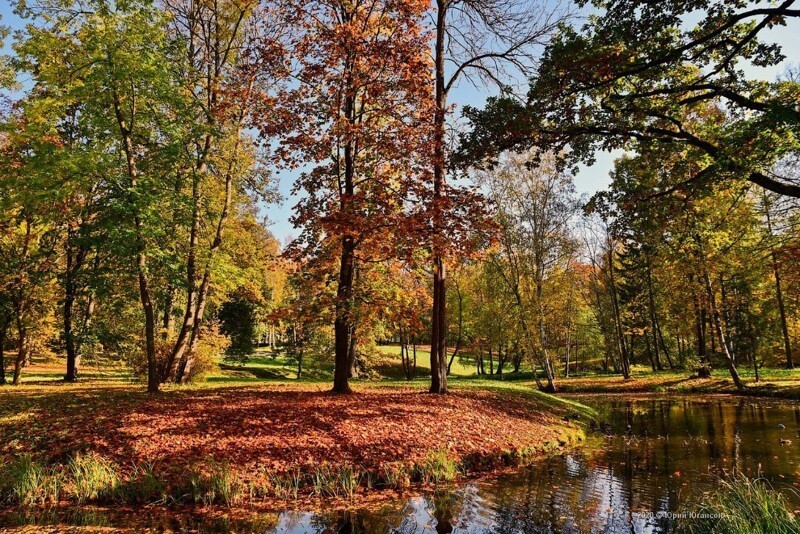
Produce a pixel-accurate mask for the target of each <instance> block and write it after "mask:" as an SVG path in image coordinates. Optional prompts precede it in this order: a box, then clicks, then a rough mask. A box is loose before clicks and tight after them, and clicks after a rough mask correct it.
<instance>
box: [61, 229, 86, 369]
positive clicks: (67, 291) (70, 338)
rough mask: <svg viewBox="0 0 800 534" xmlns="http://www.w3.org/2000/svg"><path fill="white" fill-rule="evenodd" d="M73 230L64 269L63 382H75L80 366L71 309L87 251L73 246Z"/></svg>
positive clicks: (70, 233) (69, 234)
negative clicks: (64, 364) (64, 354)
mask: <svg viewBox="0 0 800 534" xmlns="http://www.w3.org/2000/svg"><path fill="white" fill-rule="evenodd" d="M74 239H75V235H74V230H73V229H72V228H69V229H68V230H67V243H66V254H65V256H66V268H65V270H64V317H63V319H64V345H65V349H66V352H67V373H66V375H64V381H66V382H75V381H76V380H77V379H78V366H79V365H80V354H79V353H78V346H77V343H76V341H75V331H74V328H73V315H74V314H73V308H74V305H75V300H76V298H77V293H78V281H77V276H78V272H79V271H80V269H81V267H82V265H83V262H84V259H85V258H86V253H87V251H86V250H85V249H83V248H82V247H80V246H78V247H77V250H76V247H75V245H74Z"/></svg>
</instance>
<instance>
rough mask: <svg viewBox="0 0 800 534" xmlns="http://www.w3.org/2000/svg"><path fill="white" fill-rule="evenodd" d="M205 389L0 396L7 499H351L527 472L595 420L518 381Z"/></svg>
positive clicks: (93, 384)
mask: <svg viewBox="0 0 800 534" xmlns="http://www.w3.org/2000/svg"><path fill="white" fill-rule="evenodd" d="M424 387H425V384H424V382H423V381H419V382H412V383H410V384H409V383H408V382H405V381H387V382H381V383H358V384H357V385H356V391H357V394H355V395H347V396H337V395H332V394H330V393H328V392H327V389H328V388H329V384H328V383H327V382H314V381H308V382H297V381H292V382H289V381H275V382H270V383H264V382H261V383H259V384H252V383H249V382H245V383H240V384H227V383H224V382H206V383H204V384H203V385H202V386H198V387H174V388H169V389H167V390H166V391H165V392H164V393H163V394H161V395H159V396H157V397H155V398H150V397H148V396H147V395H146V394H145V393H144V392H142V388H141V385H139V384H130V385H129V384H109V383H103V382H102V381H86V382H83V383H79V384H60V383H50V384H45V383H42V384H35V385H34V384H29V385H24V386H21V387H17V388H2V389H0V465H2V466H3V467H2V468H0V469H1V470H2V471H3V472H2V473H0V481H3V482H2V484H0V492H2V498H3V500H4V501H5V502H6V503H9V504H28V505H43V504H55V503H62V504H63V503H74V504H84V503H107V502H115V503H136V504H145V503H171V502H174V503H200V504H212V503H213V504H223V505H239V504H244V503H269V502H271V501H275V500H293V499H298V498H309V497H313V498H352V497H354V496H357V495H363V494H366V493H368V492H370V491H371V490H397V489H403V488H406V487H408V486H409V485H411V484H415V483H422V484H424V483H438V482H442V481H450V480H454V479H456V478H459V477H462V476H468V475H470V474H474V473H480V472H486V471H490V470H493V469H497V468H501V467H504V466H511V465H518V464H524V463H527V462H530V461H532V460H533V459H534V458H538V457H540V456H541V455H543V454H547V453H552V452H554V451H558V450H559V449H560V448H562V447H565V446H568V445H570V444H572V443H575V442H578V441H580V440H582V439H583V425H582V423H583V422H586V421H589V420H590V419H591V418H592V417H593V416H594V414H593V412H592V411H591V410H590V409H588V408H585V407H583V406H581V405H579V404H576V403H573V402H570V401H565V400H561V399H557V398H555V397H551V396H548V395H544V394H541V393H538V392H536V391H533V390H532V389H531V388H529V387H526V386H523V385H515V384H507V383H497V382H491V381H473V380H470V381H466V380H465V381H462V382H459V381H457V380H456V381H454V384H453V390H452V393H451V394H449V395H446V396H433V395H429V394H427V393H425V392H424Z"/></svg>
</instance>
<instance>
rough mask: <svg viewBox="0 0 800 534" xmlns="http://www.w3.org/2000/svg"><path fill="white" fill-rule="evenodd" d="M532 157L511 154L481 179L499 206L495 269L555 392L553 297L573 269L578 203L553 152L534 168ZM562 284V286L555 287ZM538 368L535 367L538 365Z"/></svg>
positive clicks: (530, 348)
mask: <svg viewBox="0 0 800 534" xmlns="http://www.w3.org/2000/svg"><path fill="white" fill-rule="evenodd" d="M531 159H532V158H531V155H528V154H521V155H514V154H509V155H507V156H506V157H505V158H504V159H502V160H501V163H500V165H499V166H498V168H497V169H496V170H495V171H489V172H484V173H482V174H481V175H480V177H479V180H480V181H481V183H483V184H485V187H486V188H487V189H488V190H489V197H490V198H491V199H492V200H493V201H494V203H495V204H496V205H497V208H498V219H499V224H500V226H501V232H500V234H501V235H500V251H499V253H498V254H495V255H493V256H492V261H493V264H494V266H495V272H496V274H497V275H498V276H499V278H500V279H501V280H502V282H503V283H504V285H505V287H506V290H507V291H508V292H509V294H510V295H511V296H512V298H513V302H514V304H515V306H516V309H517V314H518V318H519V321H520V330H521V332H522V335H523V342H524V343H525V344H526V346H527V348H528V354H529V355H530V357H531V358H532V359H533V360H534V361H535V362H536V363H538V365H539V366H540V367H541V368H542V370H543V371H544V374H545V378H546V380H547V385H546V386H543V385H542V384H541V383H540V382H539V378H538V376H537V377H536V380H537V384H538V385H539V386H540V388H542V389H544V390H546V391H555V390H556V383H555V368H554V364H553V358H552V356H551V353H550V350H551V348H552V347H553V345H554V342H553V340H552V339H551V337H553V333H554V332H555V330H556V328H555V327H554V324H553V320H554V315H556V314H555V313H554V309H553V306H552V304H553V300H554V295H555V294H556V293H558V292H559V291H560V289H561V288H560V287H559V285H558V282H557V281H558V279H559V278H560V277H562V276H565V274H566V273H567V272H568V271H569V270H570V264H571V262H572V259H573V258H574V256H575V254H576V251H577V243H576V240H575V238H574V237H573V236H572V235H571V224H572V223H573V221H574V218H575V217H576V215H577V214H578V208H579V204H578V202H577V198H576V195H575V188H574V185H573V183H572V177H571V176H569V175H567V174H564V173H561V172H559V170H558V169H557V166H556V158H555V156H554V155H552V154H550V155H546V156H544V157H543V158H541V162H542V163H541V164H540V165H539V166H538V167H530V166H529V162H530V160H531ZM556 288H558V290H556ZM534 367H535V366H534Z"/></svg>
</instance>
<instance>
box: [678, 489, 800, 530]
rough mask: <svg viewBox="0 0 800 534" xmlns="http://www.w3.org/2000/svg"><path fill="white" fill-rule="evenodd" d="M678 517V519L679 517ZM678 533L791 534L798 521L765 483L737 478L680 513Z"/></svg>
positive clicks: (775, 492) (799, 523)
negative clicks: (745, 533)
mask: <svg viewBox="0 0 800 534" xmlns="http://www.w3.org/2000/svg"><path fill="white" fill-rule="evenodd" d="M681 516H682V517H681ZM679 517H681V519H680V520H679V524H678V529H677V530H678V531H679V532H684V533H687V534H710V533H715V534H740V533H744V532H747V533H749V534H793V533H795V532H800V521H798V520H797V519H796V518H795V516H794V514H792V512H791V510H789V507H788V505H787V503H786V500H785V498H784V497H783V495H781V493H779V492H777V491H775V490H774V489H773V488H772V487H771V486H770V485H769V483H768V482H767V481H766V480H762V479H749V478H746V477H744V476H738V477H735V478H733V479H731V480H726V481H722V482H721V487H720V488H719V490H718V491H716V492H714V493H712V494H710V495H707V496H706V497H705V498H704V499H702V500H701V501H700V502H699V503H697V504H696V505H694V506H692V507H689V508H687V509H685V510H683V511H682V512H681V513H680V514H679Z"/></svg>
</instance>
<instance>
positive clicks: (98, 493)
mask: <svg viewBox="0 0 800 534" xmlns="http://www.w3.org/2000/svg"><path fill="white" fill-rule="evenodd" d="M68 471H69V475H70V479H71V481H72V484H71V486H72V492H71V493H72V495H73V496H74V497H75V499H76V500H77V501H78V504H83V503H85V502H87V501H108V500H110V499H111V498H113V496H114V495H115V493H116V491H117V489H118V487H119V485H120V477H119V475H118V474H117V467H116V466H115V465H114V463H113V462H111V461H110V460H108V459H107V458H104V457H103V456H100V455H99V454H96V453H88V454H79V455H77V456H75V457H74V458H71V459H70V461H69V464H68Z"/></svg>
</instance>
